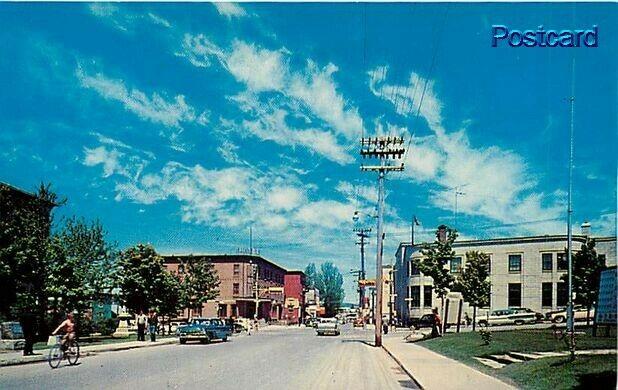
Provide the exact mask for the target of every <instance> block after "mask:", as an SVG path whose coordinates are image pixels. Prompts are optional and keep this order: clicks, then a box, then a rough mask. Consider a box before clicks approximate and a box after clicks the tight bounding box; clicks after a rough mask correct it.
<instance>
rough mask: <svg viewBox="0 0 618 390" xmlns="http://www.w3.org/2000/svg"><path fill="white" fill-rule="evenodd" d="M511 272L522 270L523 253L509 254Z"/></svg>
mask: <svg viewBox="0 0 618 390" xmlns="http://www.w3.org/2000/svg"><path fill="white" fill-rule="evenodd" d="M509 272H521V255H509Z"/></svg>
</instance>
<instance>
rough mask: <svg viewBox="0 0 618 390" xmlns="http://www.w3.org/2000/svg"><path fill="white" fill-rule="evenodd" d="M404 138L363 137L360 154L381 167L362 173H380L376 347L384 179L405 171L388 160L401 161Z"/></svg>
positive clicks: (378, 343)
mask: <svg viewBox="0 0 618 390" xmlns="http://www.w3.org/2000/svg"><path fill="white" fill-rule="evenodd" d="M402 145H403V137H367V138H365V137H363V138H361V150H360V154H361V156H362V157H363V158H377V159H378V160H379V161H380V165H362V164H361V170H362V171H372V172H378V223H377V234H376V236H377V237H376V238H377V250H376V288H375V290H376V302H375V305H374V310H375V316H374V320H375V346H376V347H381V346H382V283H383V281H382V252H383V244H384V242H383V241H384V226H383V217H384V177H385V176H386V173H387V172H390V171H403V163H400V165H391V164H389V162H388V160H391V159H392V160H394V159H399V160H401V158H402V156H403V155H404V153H405V148H404V147H403V146H402Z"/></svg>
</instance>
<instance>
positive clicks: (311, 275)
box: [305, 263, 318, 288]
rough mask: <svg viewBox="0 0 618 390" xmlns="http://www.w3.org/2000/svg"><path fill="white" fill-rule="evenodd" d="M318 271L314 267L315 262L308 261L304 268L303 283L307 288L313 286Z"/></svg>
mask: <svg viewBox="0 0 618 390" xmlns="http://www.w3.org/2000/svg"><path fill="white" fill-rule="evenodd" d="M317 274H318V272H317V271H316V269H315V264H313V263H309V264H308V265H307V267H306V268H305V283H306V285H307V288H315V282H316V279H317V277H318V275H317Z"/></svg>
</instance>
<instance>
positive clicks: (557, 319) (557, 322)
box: [552, 316, 565, 324]
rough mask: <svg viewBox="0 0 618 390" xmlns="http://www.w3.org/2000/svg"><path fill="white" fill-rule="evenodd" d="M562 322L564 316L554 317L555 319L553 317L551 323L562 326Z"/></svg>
mask: <svg viewBox="0 0 618 390" xmlns="http://www.w3.org/2000/svg"><path fill="white" fill-rule="evenodd" d="M564 320H565V318H564V316H556V317H554V319H553V320H552V322H554V323H556V324H562V323H563V322H564Z"/></svg>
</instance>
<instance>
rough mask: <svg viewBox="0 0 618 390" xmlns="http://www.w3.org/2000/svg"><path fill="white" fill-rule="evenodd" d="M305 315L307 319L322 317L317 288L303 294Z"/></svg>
mask: <svg viewBox="0 0 618 390" xmlns="http://www.w3.org/2000/svg"><path fill="white" fill-rule="evenodd" d="M305 313H306V314H307V315H308V316H309V317H320V316H322V315H324V308H323V307H322V306H321V305H320V291H319V290H318V289H317V288H310V289H309V290H308V291H307V292H306V293H305Z"/></svg>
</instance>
